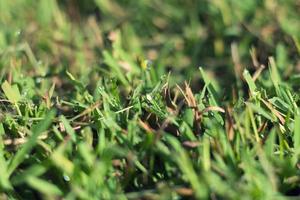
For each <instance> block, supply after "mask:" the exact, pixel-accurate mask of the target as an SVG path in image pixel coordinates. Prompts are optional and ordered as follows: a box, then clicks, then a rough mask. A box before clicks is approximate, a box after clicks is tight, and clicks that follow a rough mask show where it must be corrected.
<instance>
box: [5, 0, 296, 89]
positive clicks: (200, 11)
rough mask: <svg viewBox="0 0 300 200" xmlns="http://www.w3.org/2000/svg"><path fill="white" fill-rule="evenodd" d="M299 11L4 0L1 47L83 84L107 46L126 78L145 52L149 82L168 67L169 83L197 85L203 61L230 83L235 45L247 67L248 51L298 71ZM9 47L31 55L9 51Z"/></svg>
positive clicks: (172, 0) (281, 6)
mask: <svg viewBox="0 0 300 200" xmlns="http://www.w3.org/2000/svg"><path fill="white" fill-rule="evenodd" d="M299 9H300V1H298V0H264V1H261V0H244V1H237V0H224V1H218V0H212V1H207V0H167V1H158V0H151V1H150V0H145V1H132V0H118V1H116V0H95V1H92V0H87V1H80V0H67V1H66V0H60V1H54V0H43V1H33V0H12V1H8V0H3V1H1V3H0V13H1V14H0V27H1V31H0V51H1V53H2V54H3V53H4V52H3V51H5V55H9V56H15V57H20V58H22V59H23V60H25V62H28V65H27V67H28V71H31V70H33V69H34V68H33V66H35V65H46V66H47V67H40V68H37V69H34V70H37V71H38V73H40V74H43V73H49V72H51V73H59V72H61V70H62V69H66V68H67V69H68V70H69V71H71V72H72V73H75V74H80V77H81V79H82V80H83V81H84V79H85V81H87V80H88V79H89V78H90V77H89V76H91V72H92V71H93V70H94V69H95V68H97V70H100V71H101V70H102V71H105V67H104V65H105V64H108V62H109V61H107V59H108V58H107V56H104V51H105V52H107V53H108V54H109V55H111V57H112V58H113V59H114V60H115V61H116V62H117V63H118V64H120V65H121V67H122V68H123V69H122V71H123V72H124V73H127V74H129V76H130V74H131V75H132V74H134V73H135V72H136V71H137V69H136V63H135V62H136V58H137V57H142V58H144V59H149V60H152V61H153V66H154V67H153V69H152V71H151V74H152V77H153V78H154V79H156V80H158V79H159V77H160V76H162V75H163V74H165V73H168V72H169V71H171V72H172V74H173V75H172V80H173V81H174V82H182V81H183V80H190V79H192V80H194V81H195V82H196V83H195V84H194V85H195V86H197V85H198V83H197V79H196V77H195V73H194V72H195V70H196V69H197V68H198V67H199V66H203V67H204V68H205V69H208V70H211V71H213V72H214V75H215V76H216V77H217V79H222V81H220V83H221V84H222V85H223V86H226V87H228V86H229V85H230V84H233V83H234V82H235V80H234V79H235V75H234V70H235V69H234V63H233V61H232V60H233V59H232V50H233V49H234V50H236V52H238V62H240V63H239V65H240V66H241V68H248V69H249V70H250V71H251V69H252V70H254V69H255V67H254V66H253V62H252V60H251V54H250V51H251V52H252V53H253V54H254V55H256V58H257V62H258V63H259V64H264V65H266V66H267V65H268V57H269V56H271V55H274V56H276V58H277V59H279V60H280V62H279V63H278V65H279V68H280V71H281V73H283V74H284V75H285V76H289V75H290V74H291V73H292V72H293V71H294V70H297V69H295V68H292V65H293V66H295V65H296V66H298V67H297V68H299V63H298V62H299V59H295V57H296V58H299V46H300V44H299V43H300V42H299V41H300V30H299V29H300V21H299ZM25 44H26V45H25ZM24 45H25V46H24ZM232 47H234V48H232ZM14 48H17V49H19V50H20V52H21V51H24V50H25V51H32V52H34V53H33V54H34V56H33V55H32V56H30V55H28V52H27V58H25V56H24V54H22V53H20V54H19V55H13V54H10V51H9V49H10V50H11V51H12V49H14ZM26 49H27V50H26ZM28 49H30V50H28ZM29 54H31V53H29ZM9 56H5V58H4V56H2V59H7V60H10V59H9ZM2 63H3V62H2ZM108 65H109V64H108ZM45 70H46V71H45ZM240 71H242V70H240ZM103 73H105V72H103Z"/></svg>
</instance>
